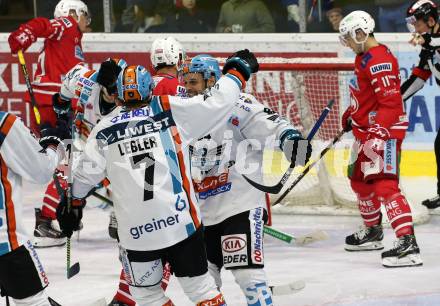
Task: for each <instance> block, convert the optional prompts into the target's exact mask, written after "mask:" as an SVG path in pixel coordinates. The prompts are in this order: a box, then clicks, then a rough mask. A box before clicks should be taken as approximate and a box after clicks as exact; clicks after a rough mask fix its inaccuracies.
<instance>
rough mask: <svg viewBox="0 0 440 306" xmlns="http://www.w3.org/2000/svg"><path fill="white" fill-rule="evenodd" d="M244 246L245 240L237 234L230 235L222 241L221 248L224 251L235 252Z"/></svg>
mask: <svg viewBox="0 0 440 306" xmlns="http://www.w3.org/2000/svg"><path fill="white" fill-rule="evenodd" d="M245 247H246V240H244V239H243V238H240V237H237V236H230V237H228V238H226V239H224V240H223V241H222V249H223V251H224V252H226V253H235V252H238V251H241V250H243V249H244V248H245Z"/></svg>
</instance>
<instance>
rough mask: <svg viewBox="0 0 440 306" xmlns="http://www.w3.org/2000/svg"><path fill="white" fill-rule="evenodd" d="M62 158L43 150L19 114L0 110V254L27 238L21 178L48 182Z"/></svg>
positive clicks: (14, 247)
mask: <svg viewBox="0 0 440 306" xmlns="http://www.w3.org/2000/svg"><path fill="white" fill-rule="evenodd" d="M62 158H63V156H62V154H58V153H57V152H55V151H54V150H52V149H47V151H42V148H41V146H40V144H39V143H38V141H37V140H36V139H35V138H34V136H33V135H32V134H31V132H30V130H29V129H28V128H27V127H26V126H25V125H24V124H23V122H22V121H21V120H20V119H19V118H18V117H16V116H14V115H12V114H9V113H6V112H0V177H1V179H0V256H1V255H3V254H6V253H8V252H11V251H13V250H15V249H17V248H18V247H19V246H20V245H22V244H24V243H25V242H26V241H27V240H28V238H27V234H26V231H25V229H24V226H23V223H22V221H23V220H22V195H23V191H22V179H25V180H26V181H29V182H32V183H35V184H45V183H48V182H49V181H50V180H51V179H52V174H53V172H54V170H55V168H56V167H57V165H58V162H59V161H61V159H62Z"/></svg>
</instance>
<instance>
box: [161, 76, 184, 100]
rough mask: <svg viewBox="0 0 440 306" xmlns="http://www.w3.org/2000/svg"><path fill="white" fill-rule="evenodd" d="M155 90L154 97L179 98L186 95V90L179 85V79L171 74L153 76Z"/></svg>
mask: <svg viewBox="0 0 440 306" xmlns="http://www.w3.org/2000/svg"><path fill="white" fill-rule="evenodd" d="M153 81H154V85H155V86H154V90H153V95H155V96H161V95H170V96H177V95H182V94H184V93H185V88H184V87H182V86H181V85H180V84H179V80H178V78H176V77H175V76H173V75H171V74H165V73H159V74H156V75H155V76H153Z"/></svg>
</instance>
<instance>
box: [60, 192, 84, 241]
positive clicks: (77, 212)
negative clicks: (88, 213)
mask: <svg viewBox="0 0 440 306" xmlns="http://www.w3.org/2000/svg"><path fill="white" fill-rule="evenodd" d="M85 205H86V200H85V199H72V206H71V207H70V209H68V207H67V195H66V194H64V195H62V196H61V199H60V204H59V205H58V207H57V220H58V223H59V224H60V229H61V231H62V232H63V234H65V235H66V236H67V237H69V238H70V237H72V234H73V232H74V231H77V230H79V229H81V219H82V215H83V213H82V211H83V208H84V206H85Z"/></svg>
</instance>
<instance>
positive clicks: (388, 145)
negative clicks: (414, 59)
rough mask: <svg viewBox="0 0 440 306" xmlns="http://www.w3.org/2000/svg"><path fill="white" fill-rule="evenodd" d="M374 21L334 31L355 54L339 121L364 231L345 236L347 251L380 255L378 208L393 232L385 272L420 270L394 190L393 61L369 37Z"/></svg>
mask: <svg viewBox="0 0 440 306" xmlns="http://www.w3.org/2000/svg"><path fill="white" fill-rule="evenodd" d="M374 26H375V24H374V20H373V18H372V17H371V16H370V15H369V14H368V13H366V12H363V11H354V12H352V13H350V14H349V15H347V16H346V17H345V18H344V19H343V20H342V21H341V24H340V26H339V32H340V39H341V42H342V43H343V44H344V45H345V46H347V47H349V48H351V49H352V50H353V51H354V52H355V53H356V60H355V75H354V78H353V79H352V80H351V81H350V93H351V105H350V107H348V109H347V110H346V111H345V113H344V115H343V118H342V126H343V127H344V129H350V128H352V130H353V135H354V137H355V139H356V142H355V144H354V146H353V148H352V156H353V157H354V158H353V159H354V161H352V163H351V164H350V165H349V169H348V175H349V178H350V181H351V187H352V189H353V191H354V192H355V193H356V195H357V197H358V203H359V210H360V213H361V216H362V218H363V221H364V225H365V227H363V228H362V229H360V230H359V231H358V232H355V233H354V234H352V235H350V236H347V237H346V240H345V249H346V250H347V251H367V250H381V249H383V248H384V247H383V245H382V239H383V231H382V225H381V220H382V215H381V205H384V206H385V209H386V212H387V216H388V219H389V222H390V224H391V226H392V228H393V229H394V231H395V234H396V237H397V242H396V243H395V246H394V248H392V249H390V250H388V251H385V252H383V253H382V264H383V265H384V266H385V267H405V266H418V265H422V260H421V257H420V250H419V247H418V245H417V242H416V238H415V235H414V227H413V223H412V214H411V208H410V206H409V204H408V202H407V200H406V198H405V196H404V195H403V194H402V193H401V191H400V189H399V159H400V151H401V145H402V141H403V139H404V137H405V133H406V129H407V127H408V120H407V116H406V114H405V110H404V104H403V100H402V95H401V94H400V75H399V65H398V63H397V59H396V58H395V57H394V56H393V54H392V53H391V51H390V50H389V49H388V48H387V47H386V46H385V45H381V44H379V43H378V42H377V40H376V39H375V37H374Z"/></svg>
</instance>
